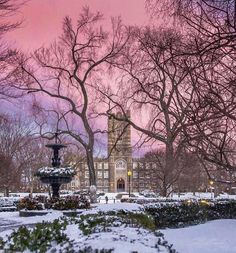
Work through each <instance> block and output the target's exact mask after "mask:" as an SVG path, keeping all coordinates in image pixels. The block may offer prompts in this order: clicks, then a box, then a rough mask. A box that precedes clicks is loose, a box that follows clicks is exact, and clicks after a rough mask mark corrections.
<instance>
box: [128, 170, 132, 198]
mask: <svg viewBox="0 0 236 253" xmlns="http://www.w3.org/2000/svg"><path fill="white" fill-rule="evenodd" d="M131 176H132V172H131V170H129V171H128V180H129V198H130V179H131Z"/></svg>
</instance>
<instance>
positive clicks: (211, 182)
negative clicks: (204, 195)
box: [209, 180, 214, 199]
mask: <svg viewBox="0 0 236 253" xmlns="http://www.w3.org/2000/svg"><path fill="white" fill-rule="evenodd" d="M213 184H214V181H213V180H209V185H210V189H211V199H213V192H212V188H213Z"/></svg>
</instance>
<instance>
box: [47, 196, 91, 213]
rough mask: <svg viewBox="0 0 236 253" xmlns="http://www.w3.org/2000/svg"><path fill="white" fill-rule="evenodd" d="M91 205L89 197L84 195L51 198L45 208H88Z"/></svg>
mask: <svg viewBox="0 0 236 253" xmlns="http://www.w3.org/2000/svg"><path fill="white" fill-rule="evenodd" d="M89 207H90V202H89V198H88V197H86V196H83V195H80V196H66V197H65V198H58V199H51V200H49V201H47V202H46V203H45V208H47V209H54V210H70V209H88V208H89Z"/></svg>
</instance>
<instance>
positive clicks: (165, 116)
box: [103, 28, 198, 196]
mask: <svg viewBox="0 0 236 253" xmlns="http://www.w3.org/2000/svg"><path fill="white" fill-rule="evenodd" d="M133 34H134V38H133V40H132V42H131V43H130V44H129V45H128V46H127V47H126V50H125V51H123V55H122V56H120V57H119V59H118V61H117V62H112V64H113V66H115V67H116V68H118V69H119V70H120V71H121V72H120V73H121V75H122V81H123V82H124V87H123V93H119V94H114V93H112V91H110V93H109V91H107V90H106V91H104V92H103V95H104V96H106V97H107V99H108V101H109V102H108V104H109V106H110V107H109V109H108V111H107V113H108V115H110V116H111V117H114V118H115V119H116V120H120V121H122V120H125V121H126V122H127V123H129V124H130V125H131V126H132V127H133V128H134V129H135V130H137V131H139V132H141V133H142V134H143V135H144V139H143V143H147V142H149V143H151V142H157V143H159V144H160V143H161V145H162V146H163V147H164V150H165V152H164V153H165V158H164V159H163V160H162V161H161V162H162V166H163V173H164V174H163V178H162V183H163V185H162V189H163V191H162V194H163V195H164V196H166V195H167V194H168V192H169V190H170V189H171V187H172V182H174V181H175V180H177V179H178V178H177V176H178V175H179V174H180V173H179V172H180V171H179V170H178V165H177V164H178V159H179V157H180V155H181V152H182V150H183V148H184V146H185V138H184V136H183V134H182V133H183V132H182V130H183V126H184V125H185V124H188V123H189V122H188V117H187V113H188V109H189V107H190V105H191V103H192V102H193V101H194V99H195V86H194V85H193V84H194V83H197V75H195V73H194V70H195V68H196V67H197V65H198V61H196V60H194V59H193V58H192V57H190V56H178V54H177V53H179V52H181V51H182V50H183V49H184V47H185V44H186V41H184V39H183V38H182V36H181V34H178V33H176V32H175V31H173V30H157V29H151V28H145V29H141V30H136V31H135V32H134V33H133ZM125 87H127V88H126V89H125ZM127 107H130V108H131V109H132V110H133V114H134V113H139V112H140V111H141V112H143V114H141V115H142V116H141V117H145V119H146V121H147V122H148V124H144V125H142V124H141V121H140V120H138V121H137V120H135V119H134V118H133V119H129V118H128V117H127V115H126V109H127ZM114 110H120V111H121V112H122V113H123V115H124V117H122V118H119V117H117V116H116V115H115V114H114ZM173 171H175V172H177V173H173Z"/></svg>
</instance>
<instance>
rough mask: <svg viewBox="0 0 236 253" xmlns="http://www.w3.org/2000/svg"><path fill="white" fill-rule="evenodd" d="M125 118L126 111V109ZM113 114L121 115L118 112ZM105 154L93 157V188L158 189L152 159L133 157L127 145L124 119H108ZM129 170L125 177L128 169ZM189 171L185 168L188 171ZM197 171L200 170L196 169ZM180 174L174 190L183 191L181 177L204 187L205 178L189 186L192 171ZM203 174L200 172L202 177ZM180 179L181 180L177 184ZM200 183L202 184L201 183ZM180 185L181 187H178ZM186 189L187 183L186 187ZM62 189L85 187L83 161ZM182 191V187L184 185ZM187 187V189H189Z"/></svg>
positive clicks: (128, 138) (86, 177) (86, 175)
mask: <svg viewBox="0 0 236 253" xmlns="http://www.w3.org/2000/svg"><path fill="white" fill-rule="evenodd" d="M127 115H128V117H130V113H129V112H127ZM117 116H118V117H119V118H122V115H121V113H118V114H117ZM107 151H108V157H107V158H106V159H98V158H95V159H94V164H95V170H96V178H97V190H98V191H102V192H128V191H129V188H130V190H131V191H132V192H142V191H144V190H149V191H154V192H159V191H160V185H161V184H162V182H161V180H160V168H158V163H157V162H155V160H153V159H152V160H150V159H148V160H147V159H146V160H145V159H133V158H132V146H131V126H130V125H128V124H127V123H126V122H124V121H122V120H121V121H117V120H115V119H114V118H113V117H110V118H109V119H108V146H107ZM129 171H130V172H131V176H130V178H129V176H128V172H129ZM188 171H189V170H188ZM199 173H201V172H199ZM188 174H189V173H184V176H183V177H180V180H179V181H178V182H176V185H174V186H173V187H175V188H174V189H173V188H172V190H175V191H181V190H183V189H182V188H183V186H184V185H183V182H184V181H183V179H185V178H186V177H187V179H186V180H187V181H189V182H192V183H191V187H190V188H192V189H193V188H194V191H195V188H196V190H200V186H201V187H202V189H204V185H207V181H206V182H204V180H202V179H201V180H200V181H199V182H197V183H196V185H195V186H194V187H193V180H192V179H193V173H192V170H191V171H190V175H188ZM205 177H206V176H205V175H204V178H205ZM181 182H182V183H181ZM202 183H203V186H202ZM181 187H182V188H181ZM186 187H187V188H189V187H188V185H187V186H186ZM66 188H67V189H68V190H69V189H70V190H83V189H88V188H89V170H88V166H87V164H86V162H85V161H84V162H81V163H80V164H79V165H78V167H77V174H76V176H75V177H74V179H73V181H72V182H71V184H68V185H67V186H66ZM184 190H185V188H184ZM189 190H190V189H189Z"/></svg>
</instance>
